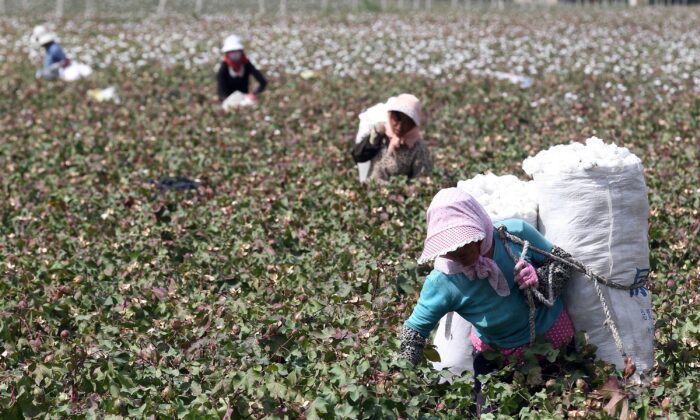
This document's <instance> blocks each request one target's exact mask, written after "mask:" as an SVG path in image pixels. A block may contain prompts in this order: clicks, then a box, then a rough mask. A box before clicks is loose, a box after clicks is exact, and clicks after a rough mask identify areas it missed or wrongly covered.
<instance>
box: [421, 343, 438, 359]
mask: <svg viewBox="0 0 700 420" xmlns="http://www.w3.org/2000/svg"><path fill="white" fill-rule="evenodd" d="M423 355H424V356H425V358H426V359H427V360H428V361H430V362H440V353H438V351H437V348H436V347H435V346H434V345H432V344H427V345H426V346H425V350H424V351H423Z"/></svg>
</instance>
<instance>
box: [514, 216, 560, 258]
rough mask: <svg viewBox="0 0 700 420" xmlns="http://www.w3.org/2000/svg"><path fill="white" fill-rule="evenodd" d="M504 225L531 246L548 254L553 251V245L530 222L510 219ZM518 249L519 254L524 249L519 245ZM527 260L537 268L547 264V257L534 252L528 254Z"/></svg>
mask: <svg viewBox="0 0 700 420" xmlns="http://www.w3.org/2000/svg"><path fill="white" fill-rule="evenodd" d="M502 224H503V225H504V226H505V227H506V228H507V229H508V232H510V233H511V234H512V235H515V236H517V237H518V238H520V239H523V240H525V241H528V242H530V245H532V246H534V247H535V248H539V249H541V250H543V251H547V252H551V251H552V247H553V246H552V243H551V242H549V241H548V240H547V239H545V237H544V236H542V234H541V233H540V232H538V231H537V229H535V228H534V227H533V226H532V225H531V224H529V223H528V222H526V221H524V220H520V219H508V220H504V221H503V222H502ZM517 249H518V254H519V253H520V251H521V250H522V247H521V246H520V245H517ZM527 260H528V261H530V263H531V264H533V265H535V266H540V265H543V264H546V263H547V257H545V256H544V255H542V254H539V253H536V252H533V251H529V252H528V253H527Z"/></svg>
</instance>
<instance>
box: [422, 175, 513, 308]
mask: <svg viewBox="0 0 700 420" xmlns="http://www.w3.org/2000/svg"><path fill="white" fill-rule="evenodd" d="M427 218H428V235H427V237H426V239H425V245H424V247H423V253H422V254H421V256H420V258H418V262H419V263H424V262H427V261H430V260H432V259H435V258H437V259H436V260H435V269H437V270H439V271H441V272H443V273H445V274H457V273H463V274H465V275H466V276H467V277H468V278H469V279H470V280H472V281H473V280H476V279H488V281H489V284H490V285H491V287H492V288H493V290H494V291H496V293H497V294H498V295H499V296H508V295H509V294H510V288H509V287H508V283H507V282H506V279H505V277H504V276H503V273H502V272H501V269H500V268H498V265H496V262H495V261H494V260H492V259H491V258H488V257H486V256H485V255H486V254H487V253H488V252H489V250H490V249H491V245H493V222H492V221H491V218H490V217H489V215H488V214H487V213H486V210H484V208H483V207H482V206H481V204H479V202H478V201H476V199H475V198H474V197H472V196H471V195H469V194H467V193H466V192H464V191H462V190H460V189H458V188H445V189H443V190H440V191H439V192H438V193H437V194H436V195H435V197H434V198H433V201H432V202H431V203H430V207H428V213H427ZM477 241H481V247H480V250H479V251H480V252H479V254H480V256H479V259H478V260H477V261H476V263H474V264H473V265H471V266H469V267H465V266H463V265H462V264H459V263H457V262H455V261H452V260H449V259H447V258H444V257H443V255H445V254H447V253H448V252H452V251H456V250H458V249H459V248H461V247H463V246H464V245H466V244H468V243H472V242H477Z"/></svg>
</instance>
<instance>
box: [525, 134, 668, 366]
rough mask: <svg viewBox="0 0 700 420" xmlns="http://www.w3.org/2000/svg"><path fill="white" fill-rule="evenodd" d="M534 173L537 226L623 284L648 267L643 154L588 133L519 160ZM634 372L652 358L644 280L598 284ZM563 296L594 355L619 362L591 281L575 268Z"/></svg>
mask: <svg viewBox="0 0 700 420" xmlns="http://www.w3.org/2000/svg"><path fill="white" fill-rule="evenodd" d="M523 169H525V171H526V172H527V173H528V174H530V175H531V176H532V177H533V179H534V185H535V188H536V190H537V196H538V202H539V217H540V231H541V232H543V233H544V236H545V237H546V238H547V239H549V240H550V241H551V242H552V243H554V244H556V245H558V246H560V247H561V248H563V249H564V250H566V251H568V252H570V253H571V254H572V255H573V256H574V258H576V259H577V260H579V261H580V262H582V263H583V264H585V265H586V266H587V267H589V268H590V269H591V270H592V271H593V272H594V273H596V274H598V275H600V276H603V277H605V278H607V279H609V280H611V281H613V282H615V283H619V284H622V285H626V286H629V285H634V284H637V285H641V284H642V282H644V281H645V280H646V279H647V277H648V275H649V245H648V235H647V229H648V224H647V222H648V217H649V203H648V199H647V188H646V185H645V183H644V172H643V167H642V164H641V161H640V159H639V158H637V157H636V156H634V155H633V154H632V153H630V152H629V150H627V149H625V148H620V147H617V146H615V145H614V144H613V145H610V144H608V145H606V144H604V143H603V142H602V140H600V139H597V138H592V139H589V140H587V142H586V145H585V146H584V145H582V144H579V143H574V144H571V145H565V146H555V147H553V148H551V149H549V150H547V151H543V152H540V153H539V154H538V155H537V156H535V157H533V158H528V159H527V160H526V161H525V162H524V163H523ZM601 288H602V290H603V295H604V297H605V299H606V300H607V304H608V306H609V307H610V309H611V312H612V314H611V315H612V318H613V320H614V322H615V325H616V326H617V328H618V331H619V333H620V336H621V338H622V342H623V346H624V351H625V352H626V353H627V355H628V356H630V357H631V358H632V361H633V362H634V363H635V364H636V367H637V373H636V377H637V378H639V373H641V371H643V370H645V369H651V368H652V367H653V363H654V321H653V316H652V310H651V294H650V293H649V291H648V290H647V289H646V288H644V287H639V288H636V289H633V290H631V291H630V290H620V289H613V288H609V287H605V286H601ZM564 301H565V303H566V306H567V308H568V310H569V313H570V315H571V319H572V321H573V323H574V326H575V327H576V329H577V330H585V331H586V332H587V333H588V337H589V341H590V342H591V343H592V344H594V345H596V346H597V347H598V351H597V356H598V357H599V358H600V359H603V360H606V361H608V362H612V363H614V364H615V365H616V366H617V367H618V368H623V367H624V360H623V357H622V355H621V354H620V352H619V351H618V350H617V347H616V346H615V341H614V339H613V336H612V333H611V332H610V330H609V329H608V327H606V326H605V324H604V322H605V314H604V313H603V309H602V305H601V303H600V301H599V299H598V296H597V294H596V291H595V288H594V285H593V282H592V281H591V280H590V279H589V278H588V277H586V276H584V275H582V274H575V275H574V276H573V277H572V279H571V281H570V282H569V283H568V284H567V286H566V289H565V291H564Z"/></svg>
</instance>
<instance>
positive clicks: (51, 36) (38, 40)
mask: <svg viewBox="0 0 700 420" xmlns="http://www.w3.org/2000/svg"><path fill="white" fill-rule="evenodd" d="M51 41H56V34H55V33H54V32H52V31H50V30H48V29H46V27H45V26H44V25H38V26H35V27H34V30H32V42H34V43H35V44H37V45H39V46H41V45H45V44H48V43H49V42H51Z"/></svg>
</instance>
